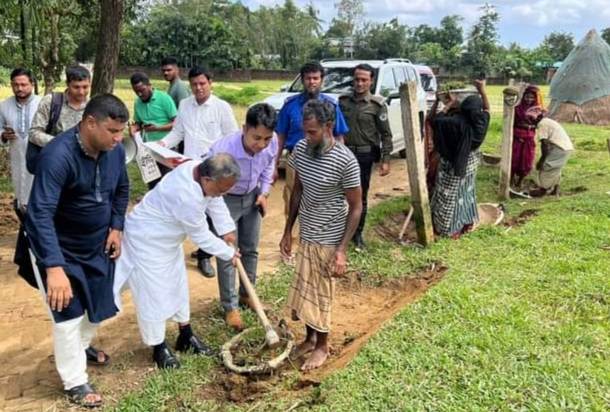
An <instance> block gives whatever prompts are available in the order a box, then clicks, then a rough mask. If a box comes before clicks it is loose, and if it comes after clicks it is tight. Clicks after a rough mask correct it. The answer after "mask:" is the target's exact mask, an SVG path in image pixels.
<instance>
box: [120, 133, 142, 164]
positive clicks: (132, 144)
mask: <svg viewBox="0 0 610 412" xmlns="http://www.w3.org/2000/svg"><path fill="white" fill-rule="evenodd" d="M123 147H124V148H125V164H128V163H129V162H131V161H132V160H133V159H135V158H136V155H137V154H138V145H137V143H136V141H135V140H134V139H133V137H131V136H127V137H125V138H124V139H123Z"/></svg>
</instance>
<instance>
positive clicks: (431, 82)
mask: <svg viewBox="0 0 610 412" xmlns="http://www.w3.org/2000/svg"><path fill="white" fill-rule="evenodd" d="M419 77H420V78H421V85H422V87H423V88H424V90H425V91H427V92H435V91H436V79H435V78H434V77H433V76H431V75H429V74H427V73H422V74H420V75H419Z"/></svg>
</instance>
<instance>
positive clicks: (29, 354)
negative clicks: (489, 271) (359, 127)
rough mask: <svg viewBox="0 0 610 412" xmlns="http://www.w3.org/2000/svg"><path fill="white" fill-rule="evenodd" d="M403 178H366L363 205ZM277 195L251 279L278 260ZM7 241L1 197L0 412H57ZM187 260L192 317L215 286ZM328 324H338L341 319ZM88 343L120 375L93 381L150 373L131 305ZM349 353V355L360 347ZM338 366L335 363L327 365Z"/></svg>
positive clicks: (44, 345) (43, 318)
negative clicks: (367, 191) (368, 185)
mask: <svg viewBox="0 0 610 412" xmlns="http://www.w3.org/2000/svg"><path fill="white" fill-rule="evenodd" d="M406 176H407V174H406V164H405V162H404V160H399V159H395V160H393V161H392V173H391V174H390V175H389V176H387V177H385V178H379V177H378V176H377V175H375V176H374V178H373V181H372V184H371V191H370V196H369V199H370V203H371V204H375V203H376V202H378V201H379V200H384V199H387V198H389V197H394V196H401V195H404V194H405V193H406V190H407V182H406V181H407V179H406ZM281 189H282V182H278V184H276V186H275V188H274V190H273V191H272V193H271V197H270V206H271V210H270V212H269V214H268V216H267V217H266V218H265V220H264V222H263V229H262V237H261V242H260V261H259V273H265V272H272V271H273V270H275V268H276V266H277V264H278V262H279V251H278V247H277V245H278V243H279V241H280V237H281V234H282V231H283V202H282V197H281ZM15 237H16V220H14V219H12V217H11V212H10V206H9V202H8V198H7V197H3V198H0V282H1V283H2V288H0V364H1V365H2V368H0V410H2V411H20V412H24V411H41V410H43V411H53V410H58V409H57V406H58V405H63V402H62V398H63V397H62V395H61V382H60V380H59V377H58V375H57V373H56V371H55V368H54V364H53V358H52V352H53V350H52V339H51V322H50V320H49V317H48V313H47V311H46V309H45V306H44V305H43V304H42V302H41V297H40V294H39V292H38V291H36V290H34V289H32V288H31V287H29V286H28V285H27V284H26V283H25V282H24V281H23V280H21V279H20V278H19V277H18V276H17V273H16V267H15V266H14V265H13V263H12V257H13V248H14V243H15ZM193 249H194V247H193V246H192V245H191V244H189V245H187V246H186V247H185V250H186V253H190V251H191V250H193ZM187 262H188V270H189V277H190V287H191V296H193V297H196V299H195V298H194V299H193V300H192V302H193V304H192V311H193V313H198V312H200V311H201V310H203V309H204V308H205V307H206V306H210V305H214V303H213V301H214V300H215V299H217V296H218V285H217V281H216V279H204V278H203V277H202V276H200V275H198V274H197V273H196V268H195V265H194V262H193V261H192V260H190V259H187ZM381 302H383V300H381ZM395 310H397V309H395ZM395 310H394V312H391V313H392V314H393V313H395ZM386 312H387V311H386ZM387 313H390V312H387ZM336 319H337V323H338V325H339V324H340V323H341V322H342V320H341V317H340V316H339V317H336ZM372 332H374V331H371V332H369V335H370V334H371V333H372ZM367 336H368V335H367ZM358 338H359V337H356V340H357V339H358ZM96 344H98V345H99V346H100V347H103V348H104V349H105V350H107V351H108V352H109V353H111V354H113V355H114V357H113V364H114V365H115V366H116V365H119V367H118V368H116V367H115V368H114V370H115V371H116V370H118V371H119V372H120V373H119V372H117V373H116V374H113V375H116V376H112V377H108V379H104V378H102V376H101V375H100V374H101V372H99V371H96V370H93V371H91V374H92V375H93V376H95V378H94V379H98V378H102V379H104V380H105V381H107V380H109V379H115V380H114V381H113V382H111V384H114V385H117V386H119V385H120V386H122V387H124V388H129V387H130V382H131V380H132V379H130V377H134V376H137V377H138V378H139V380H141V378H142V374H146V373H152V372H153V369H152V368H151V367H150V361H149V359H148V356H149V353H148V350H147V349H146V348H145V347H144V346H143V345H142V344H141V342H140V338H139V334H138V331H137V325H136V320H135V316H134V308H133V305H132V304H131V302H126V305H125V311H124V313H122V314H121V315H120V316H118V317H116V318H114V319H112V320H110V321H108V322H105V323H104V324H103V325H102V327H101V328H100V330H99V333H98V338H97V339H96ZM352 347H353V348H355V351H357V349H358V348H359V347H360V345H358V346H352ZM346 350H347V349H346ZM350 350H351V349H350ZM355 353H356V352H354V354H355ZM339 361H340V358H337V359H335V358H333V359H332V360H331V362H339ZM336 367H339V366H336ZM90 369H91V368H90Z"/></svg>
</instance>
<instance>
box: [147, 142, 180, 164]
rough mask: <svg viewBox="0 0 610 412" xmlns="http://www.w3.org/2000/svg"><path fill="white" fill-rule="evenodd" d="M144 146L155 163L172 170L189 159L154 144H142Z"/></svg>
mask: <svg viewBox="0 0 610 412" xmlns="http://www.w3.org/2000/svg"><path fill="white" fill-rule="evenodd" d="M144 146H145V147H146V148H147V149H148V150H149V151H150V153H151V154H152V156H153V157H154V158H155V160H156V161H157V162H159V163H161V164H162V165H164V166H167V167H170V168H172V169H173V168H174V167H176V166H178V165H179V164H181V163H183V162H186V161H187V160H190V158H188V157H186V156H184V155H181V154H180V153H178V152H175V151H173V150H171V149H168V148H167V147H164V146H161V145H160V144H158V143H156V142H147V143H144Z"/></svg>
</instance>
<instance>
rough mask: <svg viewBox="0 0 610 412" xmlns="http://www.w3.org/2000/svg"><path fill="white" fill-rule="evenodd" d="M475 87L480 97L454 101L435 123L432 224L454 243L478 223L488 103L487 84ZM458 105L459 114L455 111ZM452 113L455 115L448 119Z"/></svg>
mask: <svg viewBox="0 0 610 412" xmlns="http://www.w3.org/2000/svg"><path fill="white" fill-rule="evenodd" d="M475 86H476V88H477V91H478V92H479V96H476V95H474V96H468V97H467V98H466V99H464V101H463V102H462V103H461V104H460V103H459V102H458V101H457V100H456V99H452V100H451V102H450V103H449V104H447V105H446V107H445V109H444V112H441V113H439V114H434V115H433V116H434V117H433V119H432V127H433V130H434V146H435V148H436V150H437V151H438V153H439V155H440V163H439V166H438V173H437V176H436V185H435V188H434V192H433V194H432V200H431V207H432V222H433V224H434V230H435V232H436V233H437V234H439V235H442V236H451V237H452V238H454V239H456V238H458V237H459V236H461V235H462V234H463V233H466V232H468V231H470V230H472V228H473V226H474V225H475V224H476V223H477V222H478V220H479V216H478V213H477V201H476V191H475V180H476V172H477V168H478V165H479V158H480V154H479V147H480V146H481V144H482V143H483V140H484V139H485V135H486V133H487V128H488V126H489V101H488V99H487V95H486V93H485V82H484V81H482V80H476V81H475ZM458 105H459V112H457V113H456V112H455V111H454V110H453V109H455V108H456V107H458ZM433 110H434V111H433V113H434V112H435V108H433ZM450 112H453V113H454V114H453V115H448V114H447V113H450Z"/></svg>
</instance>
